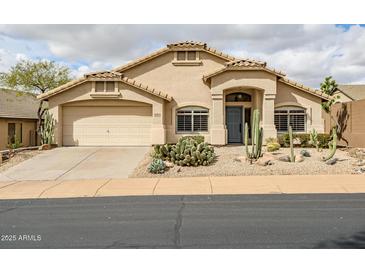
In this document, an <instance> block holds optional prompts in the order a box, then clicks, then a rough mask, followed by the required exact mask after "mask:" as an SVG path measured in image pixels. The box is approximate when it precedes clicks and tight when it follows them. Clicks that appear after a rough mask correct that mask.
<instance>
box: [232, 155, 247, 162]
mask: <svg viewBox="0 0 365 274" xmlns="http://www.w3.org/2000/svg"><path fill="white" fill-rule="evenodd" d="M234 161H236V162H245V161H246V156H238V157H236V158H234Z"/></svg>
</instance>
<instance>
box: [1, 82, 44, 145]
mask: <svg viewBox="0 0 365 274" xmlns="http://www.w3.org/2000/svg"><path fill="white" fill-rule="evenodd" d="M38 106H39V103H38V100H37V98H36V96H35V95H34V94H31V93H27V92H21V91H15V90H9V89H0V150H4V149H6V148H7V147H8V145H9V144H11V143H15V141H16V139H18V141H19V142H20V143H21V144H22V145H23V146H34V145H35V144H36V127H37V110H38Z"/></svg>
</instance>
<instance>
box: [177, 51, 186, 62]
mask: <svg viewBox="0 0 365 274" xmlns="http://www.w3.org/2000/svg"><path fill="white" fill-rule="evenodd" d="M185 55H186V54H185V51H178V52H177V60H179V61H184V60H185Z"/></svg>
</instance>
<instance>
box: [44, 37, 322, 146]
mask: <svg viewBox="0 0 365 274" xmlns="http://www.w3.org/2000/svg"><path fill="white" fill-rule="evenodd" d="M38 98H39V99H44V100H47V101H48V102H49V108H50V112H51V113H52V114H53V116H54V118H55V119H56V136H55V139H56V142H57V144H58V145H63V146H77V145H80V146H82V145H84V146H87V145H90V146H94V145H97V146H99V145H100V146H108V145H109V146H113V145H152V144H162V143H174V142H176V141H177V140H178V139H179V138H180V137H181V136H183V135H194V134H200V135H204V136H205V140H206V141H207V142H209V143H211V144H213V145H225V144H228V143H242V142H243V136H244V134H243V130H244V123H245V122H248V123H250V119H251V113H252V111H253V110H254V109H259V110H260V112H261V124H262V127H263V129H264V138H268V137H276V136H277V134H280V132H285V131H287V128H288V125H289V124H291V125H292V126H293V128H294V131H296V132H309V131H310V130H311V129H312V128H315V129H316V130H317V131H318V132H323V130H324V121H323V117H322V110H321V102H322V101H323V100H327V99H328V97H327V96H326V95H325V94H322V93H321V92H320V91H318V90H315V89H312V88H309V87H306V86H304V85H302V84H299V83H297V82H295V81H293V80H289V79H288V78H286V77H285V74H284V73H283V72H281V71H278V70H275V69H273V68H270V67H268V66H267V64H266V63H265V62H261V61H256V60H251V59H237V58H235V57H233V56H230V55H228V54H225V53H222V52H220V51H217V50H216V49H213V48H210V47H209V46H208V45H207V44H205V43H200V42H193V41H186V42H179V43H173V44H169V45H167V46H166V47H165V48H162V49H160V50H158V51H156V52H153V53H151V54H149V55H147V56H145V57H143V58H140V59H137V60H135V61H132V62H130V63H128V64H126V65H123V66H120V67H117V68H115V69H113V70H111V71H102V72H96V73H90V74H86V75H85V76H84V77H82V78H80V79H76V80H73V81H71V82H69V83H67V84H65V85H62V86H60V87H58V88H56V89H53V90H51V91H49V92H47V93H44V94H42V95H39V96H38Z"/></svg>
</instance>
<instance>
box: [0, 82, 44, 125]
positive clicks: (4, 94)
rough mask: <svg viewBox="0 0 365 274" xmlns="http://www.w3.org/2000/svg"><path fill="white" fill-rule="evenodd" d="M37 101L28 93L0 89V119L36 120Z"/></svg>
mask: <svg viewBox="0 0 365 274" xmlns="http://www.w3.org/2000/svg"><path fill="white" fill-rule="evenodd" d="M38 106H39V101H38V100H37V98H36V96H35V95H34V94H32V93H29V92H21V91H16V90H10V89H0V117H1V118H24V119H38V118H37V111H38Z"/></svg>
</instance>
